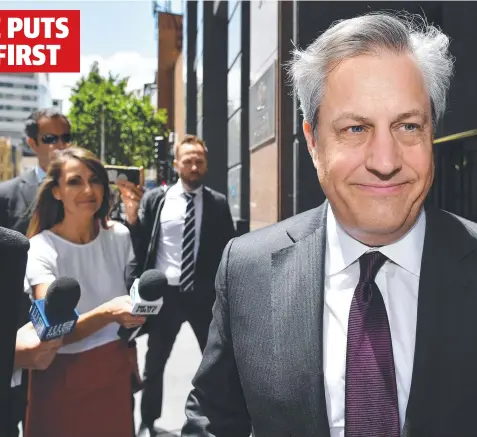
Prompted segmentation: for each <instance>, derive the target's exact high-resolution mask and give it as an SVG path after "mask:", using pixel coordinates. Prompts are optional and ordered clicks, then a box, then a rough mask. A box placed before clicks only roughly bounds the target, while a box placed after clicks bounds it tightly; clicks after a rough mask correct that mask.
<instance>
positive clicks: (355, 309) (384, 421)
mask: <svg viewBox="0 0 477 437" xmlns="http://www.w3.org/2000/svg"><path fill="white" fill-rule="evenodd" d="M385 261H386V256H384V255H383V254H382V253H380V252H368V253H366V254H364V255H363V256H362V257H361V258H360V259H359V265H360V277H359V282H358V285H357V287H356V290H355V292H354V296H353V301H352V303H351V310H350V313H349V322H348V345H347V351H346V390H345V437H399V434H400V427H399V408H398V396H397V388H396V373H395V371H394V359H393V346H392V342H391V331H390V329H389V322H388V316H387V313H386V307H385V306H384V300H383V297H382V295H381V292H380V291H379V288H378V286H377V285H376V283H375V282H374V279H375V278H376V275H377V273H378V271H379V269H380V268H381V267H382V265H383V264H384V262H385Z"/></svg>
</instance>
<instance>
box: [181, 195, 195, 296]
mask: <svg viewBox="0 0 477 437" xmlns="http://www.w3.org/2000/svg"><path fill="white" fill-rule="evenodd" d="M184 196H185V198H186V199H187V208H186V215H185V220H184V233H183V234H182V235H183V236H182V263H181V278H180V285H181V290H182V291H192V290H193V289H194V271H195V257H194V248H195V206H194V197H195V194H194V193H184Z"/></svg>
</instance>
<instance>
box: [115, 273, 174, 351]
mask: <svg viewBox="0 0 477 437" xmlns="http://www.w3.org/2000/svg"><path fill="white" fill-rule="evenodd" d="M166 288H167V278H166V275H164V273H162V272H160V271H159V270H154V269H151V270H146V271H145V272H144V273H143V274H142V275H141V278H140V279H136V280H135V281H134V283H133V285H132V287H131V290H130V299H131V301H132V309H131V315H133V316H132V317H140V316H139V315H143V316H151V315H156V314H158V313H159V311H160V310H161V308H162V305H163V301H164V298H163V296H164V292H165V290H166ZM141 319H144V321H145V317H141ZM143 323H144V322H143ZM137 326H138V325H136V327H134V326H126V325H123V326H122V327H121V328H119V330H118V336H119V337H120V338H121V339H123V340H125V341H127V342H129V341H131V340H133V339H134V338H135V337H136V336H137V334H138V333H139V331H140V328H137ZM128 328H134V329H128Z"/></svg>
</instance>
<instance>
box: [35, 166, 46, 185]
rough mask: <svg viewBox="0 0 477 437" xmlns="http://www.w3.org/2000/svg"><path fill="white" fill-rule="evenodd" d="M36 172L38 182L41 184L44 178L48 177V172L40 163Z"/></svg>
mask: <svg viewBox="0 0 477 437" xmlns="http://www.w3.org/2000/svg"><path fill="white" fill-rule="evenodd" d="M35 174H36V178H37V179H38V183H39V184H41V183H42V182H43V179H45V177H46V172H45V170H43V169H42V168H41V167H40V166H39V165H37V166H36V167H35Z"/></svg>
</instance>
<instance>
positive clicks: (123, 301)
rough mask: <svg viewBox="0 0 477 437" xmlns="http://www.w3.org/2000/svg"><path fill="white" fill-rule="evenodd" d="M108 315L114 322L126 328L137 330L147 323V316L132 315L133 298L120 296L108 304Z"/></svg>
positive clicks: (106, 306)
mask: <svg viewBox="0 0 477 437" xmlns="http://www.w3.org/2000/svg"><path fill="white" fill-rule="evenodd" d="M105 309H106V313H107V314H108V316H109V317H110V318H111V321H112V322H116V323H119V324H120V325H122V326H124V327H125V328H128V329H129V328H137V327H138V326H141V325H143V324H144V323H145V321H146V317H145V316H135V315H133V314H131V310H132V301H131V297H130V296H128V295H126V296H119V297H115V298H114V299H112V300H110V301H109V302H106V304H105Z"/></svg>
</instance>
